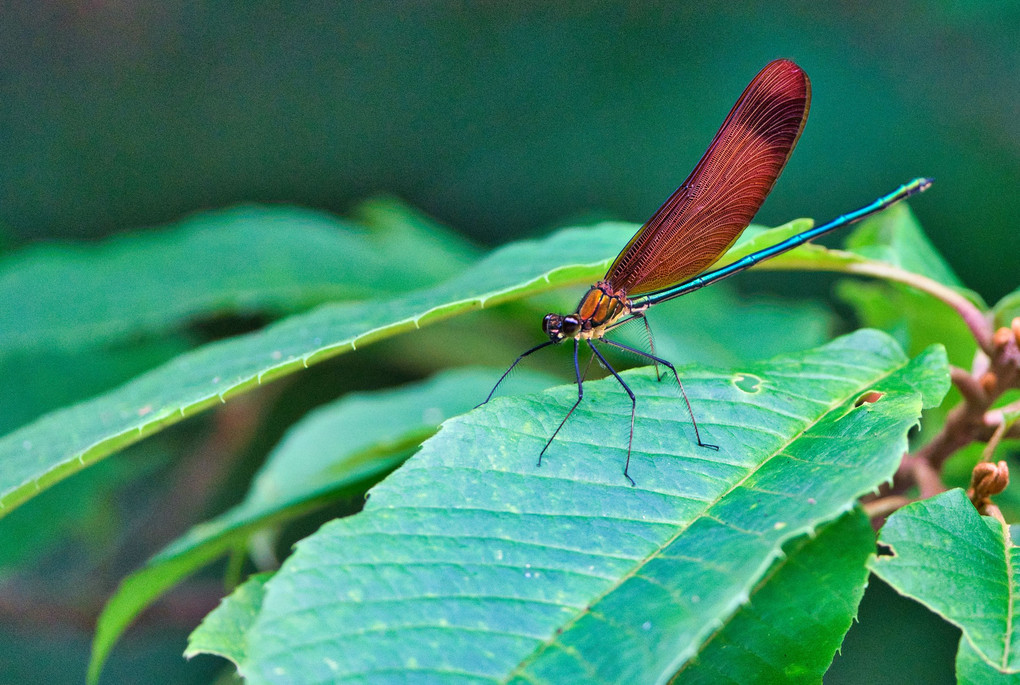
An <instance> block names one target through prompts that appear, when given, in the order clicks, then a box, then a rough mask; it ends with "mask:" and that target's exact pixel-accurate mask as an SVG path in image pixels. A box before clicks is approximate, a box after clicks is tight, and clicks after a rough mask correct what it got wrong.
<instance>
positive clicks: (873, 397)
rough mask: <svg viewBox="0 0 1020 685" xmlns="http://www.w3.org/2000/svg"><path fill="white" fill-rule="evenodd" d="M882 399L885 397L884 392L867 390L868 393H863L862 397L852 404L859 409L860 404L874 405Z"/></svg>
mask: <svg viewBox="0 0 1020 685" xmlns="http://www.w3.org/2000/svg"><path fill="white" fill-rule="evenodd" d="M883 397H885V393H884V392H879V391H878V390H869V391H868V392H866V393H864V394H863V395H861V396H860V397H858V398H857V401H856V402H854V406H855V407H859V406H861V405H862V404H874V403H875V402H878V401H879V400H880V399H882V398H883Z"/></svg>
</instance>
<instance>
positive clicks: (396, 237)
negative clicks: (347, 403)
mask: <svg viewBox="0 0 1020 685" xmlns="http://www.w3.org/2000/svg"><path fill="white" fill-rule="evenodd" d="M371 211H372V212H374V214H373V217H374V219H375V220H376V221H377V222H379V223H381V224H382V225H383V228H384V230H381V231H378V232H377V234H375V235H373V234H370V233H368V232H366V231H365V230H364V228H363V227H360V226H357V225H354V224H351V223H350V222H346V221H342V220H340V219H337V218H335V217H332V216H329V215H327V214H324V213H321V212H316V211H312V210H308V209H301V208H296V207H257V206H249V207H238V208H234V209H227V210H221V211H216V212H205V213H202V214H197V215H195V216H192V217H190V218H187V219H185V220H183V221H181V222H180V223H178V224H176V225H173V226H170V227H165V228H161V229H159V230H153V231H147V232H141V233H133V234H127V235H121V236H116V237H113V238H110V239H107V240H105V241H103V242H101V243H98V244H56V245H54V244H49V245H40V246H36V247H31V248H28V249H25V250H22V251H20V252H18V253H15V254H13V255H10V256H8V257H6V258H4V259H3V261H2V262H0V301H3V302H4V303H6V305H5V306H4V307H3V308H0V353H2V354H11V353H13V352H15V351H17V350H38V349H45V350H51V349H52V348H54V347H55V346H56V347H70V348H74V347H78V346H82V345H90V346H95V345H96V344H97V343H100V342H109V341H113V340H117V339H123V338H125V337H129V336H138V335H151V334H154V333H157V332H159V331H163V330H166V329H167V328H169V327H171V326H179V325H182V324H183V323H186V322H187V321H189V320H192V319H195V318H200V317H204V318H208V317H211V316H214V315H218V314H223V313H241V314H250V313H254V312H269V313H279V312H289V311H296V310H302V309H307V308H308V307H309V306H312V305H315V304H319V303H322V302H325V301H328V300H337V299H351V298H364V297H369V296H373V295H376V294H377V293H380V292H401V291H404V290H408V289H412V288H416V287H421V286H423V285H428V284H431V283H434V282H436V281H437V280H439V279H440V278H444V277H447V276H450V275H452V274H453V273H454V272H455V271H456V270H458V269H459V268H460V267H462V266H463V264H464V263H466V261H467V259H468V257H469V255H470V252H469V251H468V250H466V249H465V248H464V247H463V245H462V244H461V245H456V244H454V243H453V241H452V240H450V239H449V238H448V234H446V233H443V232H441V231H440V229H438V228H437V227H435V225H433V224H429V225H427V226H426V225H424V223H423V220H421V219H412V218H411V215H410V214H409V212H408V211H407V210H403V209H402V208H400V207H399V206H396V205H390V206H389V207H387V206H385V205H382V204H381V203H379V202H376V203H374V205H373V208H372V209H371ZM387 211H388V212H389V215H388V216H387V217H386V219H387V220H386V222H382V220H381V219H380V218H379V216H380V215H382V214H383V213H384V212H387ZM402 218H403V219H406V220H405V221H404V222H403V223H401V219H402ZM409 222H411V223H409ZM413 222H417V223H413ZM425 230H428V231H429V236H430V237H431V236H437V235H438V238H432V239H431V240H429V239H427V238H426V236H423V235H421V232H422V231H425ZM397 255H400V256H401V257H400V261H396V262H395V261H393V260H395V259H397ZM404 255H413V256H414V257H415V258H414V259H411V258H404V257H403V256H404Z"/></svg>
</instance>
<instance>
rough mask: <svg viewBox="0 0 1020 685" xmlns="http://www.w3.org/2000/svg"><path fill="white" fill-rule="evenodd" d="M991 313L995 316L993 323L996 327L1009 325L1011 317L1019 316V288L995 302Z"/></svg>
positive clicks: (1011, 320)
mask: <svg viewBox="0 0 1020 685" xmlns="http://www.w3.org/2000/svg"><path fill="white" fill-rule="evenodd" d="M992 313H993V314H994V316H995V318H994V319H993V324H994V326H995V327H996V328H1001V327H1002V326H1009V325H1011V324H1012V323H1013V319H1015V318H1016V317H1018V316H1020V288H1017V289H1016V290H1014V291H1013V292H1011V293H1009V294H1008V295H1006V296H1005V297H1003V298H1002V299H1001V300H999V301H998V302H996V303H995V307H994V308H993V309H992Z"/></svg>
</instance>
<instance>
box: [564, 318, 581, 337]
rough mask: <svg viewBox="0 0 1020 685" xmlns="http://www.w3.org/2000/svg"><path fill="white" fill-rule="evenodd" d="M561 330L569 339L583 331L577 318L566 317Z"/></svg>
mask: <svg viewBox="0 0 1020 685" xmlns="http://www.w3.org/2000/svg"><path fill="white" fill-rule="evenodd" d="M560 330H561V331H562V332H563V335H565V336H567V337H571V336H574V335H577V334H578V333H579V332H580V330H581V321H580V319H578V318H577V317H576V316H564V317H563V322H562V323H561V324H560Z"/></svg>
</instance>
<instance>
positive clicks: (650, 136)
mask: <svg viewBox="0 0 1020 685" xmlns="http://www.w3.org/2000/svg"><path fill="white" fill-rule="evenodd" d="M0 11H2V13H3V15H2V21H0V56H2V58H0V136H2V138H0V140H2V147H3V154H2V155H0V226H2V229H0V230H3V231H5V232H6V233H7V234H8V237H9V240H10V241H11V242H13V243H19V242H21V241H23V240H35V239H43V238H48V237H53V236H62V237H95V236H99V235H103V234H106V233H110V232H114V231H121V230H126V229H130V228H135V227H139V226H145V225H153V224H159V223H163V222H167V221H170V220H173V219H175V218H178V217H180V216H181V215H182V214H184V213H187V212H191V211H194V210H196V209H201V208H211V207H221V206H224V205H229V204H232V203H237V202H242V201H271V202H294V203H299V204H303V205H308V206H314V207H321V208H325V209H329V210H333V211H337V212H343V211H345V210H346V209H348V208H349V207H350V206H351V205H352V204H353V203H355V202H356V201H358V200H361V199H364V198H365V197H366V196H368V195H371V194H375V193H378V192H380V191H388V192H391V193H395V194H397V195H399V196H401V197H403V198H404V199H405V200H407V201H409V202H411V203H412V204H414V205H415V206H417V207H420V208H422V209H424V210H425V211H427V212H429V213H430V214H432V215H433V216H435V217H437V218H438V219H440V220H441V221H443V222H445V223H447V224H449V225H451V226H453V227H455V228H456V229H458V230H461V231H464V232H465V233H468V234H470V235H471V236H473V237H475V238H476V239H477V240H479V241H481V242H484V243H494V244H495V243H502V242H505V241H508V240H511V239H513V238H514V237H517V236H519V235H521V234H525V233H535V232H538V231H540V230H542V229H543V227H546V226H548V225H550V224H551V223H553V222H561V221H563V220H565V219H568V218H572V217H577V216H582V215H584V214H585V213H588V212H599V213H605V214H608V215H612V216H617V217H621V218H625V219H628V220H634V221H641V220H643V219H644V218H646V217H647V216H649V215H650V214H651V213H652V211H654V209H655V208H656V207H657V206H658V205H659V204H660V203H661V202H662V200H664V199H665V197H666V196H667V195H668V194H669V193H670V192H671V191H672V190H673V189H674V188H675V187H676V186H677V185H678V184H679V183H680V182H681V181H682V180H683V178H684V177H685V176H686V174H687V173H688V171H689V170H690V169H691V168H692V167H693V165H694V163H695V162H696V161H697V159H698V157H699V156H700V154H701V153H702V152H703V150H704V148H705V147H706V146H707V144H708V141H709V140H710V139H711V136H712V135H713V134H714V132H715V130H716V128H717V126H718V125H719V124H720V123H721V122H722V119H723V117H724V116H725V114H726V112H727V111H728V110H729V107H730V106H731V105H732V103H733V101H734V100H735V99H736V97H737V95H738V94H739V93H740V91H741V90H742V88H743V87H744V85H746V83H747V82H748V81H749V80H750V79H751V77H752V76H753V75H754V74H755V73H756V72H757V71H758V69H760V68H761V67H762V66H763V65H764V64H765V63H766V62H768V61H769V60H771V59H774V58H776V57H790V58H793V59H794V60H796V61H797V62H799V63H800V64H801V65H802V66H803V67H804V68H805V69H806V71H807V72H808V74H809V75H810V76H811V79H812V81H813V85H814V101H813V105H812V111H811V116H810V119H809V122H808V125H807V128H806V130H805V132H804V135H803V138H802V139H801V142H800V145H799V147H798V149H797V151H796V153H795V154H794V156H793V159H792V161H791V162H790V164H789V166H788V167H787V170H786V172H785V174H784V175H783V178H782V180H781V182H780V183H779V184H778V185H777V187H776V190H775V192H774V193H773V195H772V197H771V198H770V200H769V201H768V202H767V203H766V205H765V207H764V208H763V209H762V211H761V213H760V214H759V217H758V218H759V221H760V222H762V223H766V224H775V223H779V222H781V221H784V220H786V219H788V218H791V217H794V216H812V217H815V218H818V219H824V218H827V217H829V216H832V215H835V214H837V213H839V212H840V211H843V210H846V209H850V208H852V207H855V206H857V205H859V204H862V203H864V202H866V201H868V200H870V199H871V198H873V197H874V196H877V195H879V194H882V193H884V192H887V191H888V190H890V189H891V188H893V187H895V186H896V185H898V184H899V183H901V182H903V181H906V180H908V179H910V178H913V177H914V176H918V175H929V176H934V177H935V178H936V180H937V182H938V185H937V186H936V187H935V189H934V191H933V192H931V193H929V196H928V197H925V198H924V199H923V200H922V201H917V202H915V203H914V205H915V206H916V211H917V212H918V214H919V215H920V218H921V220H922V223H923V224H924V226H925V227H926V229H928V230H929V231H930V233H931V234H932V235H933V238H934V241H935V243H936V244H937V246H938V247H939V248H940V249H942V250H943V251H944V252H945V253H946V254H948V256H949V258H950V260H951V262H952V264H953V266H954V267H955V268H956V269H957V271H958V272H959V274H960V275H961V277H962V278H963V280H964V281H965V282H966V283H967V284H968V285H970V286H971V287H973V288H975V289H976V290H978V291H979V292H981V293H982V294H984V295H985V296H986V298H990V299H997V297H998V296H1000V295H1002V294H1003V293H1005V292H1006V291H1007V290H1009V289H1011V288H1012V286H1013V284H1014V282H1015V278H1014V277H1013V276H1012V274H1013V272H1014V267H1015V260H1012V259H1003V258H1002V255H1003V254H1016V252H1017V248H1018V247H1020V240H1018V239H1017V237H1016V236H1017V231H1016V230H1015V224H1014V223H1013V219H1014V217H1015V216H1016V214H1017V210H1018V209H1020V193H1017V191H1016V189H1017V187H1018V185H1020V127H1018V126H1017V115H1018V113H1020V88H1018V85H1020V49H1018V45H1020V44H1018V42H1017V40H1016V32H1015V28H1016V27H1017V26H1020V4H1018V3H1015V2H1009V1H1003V2H994V1H993V2H989V1H984V0H982V1H980V2H976V1H971V2H967V1H963V0H961V1H958V2H940V3H928V2H893V3H887V2H882V3H838V4H834V3H815V2H775V3H763V4H761V5H760V6H758V5H752V4H746V3H740V2H733V1H732V0H728V1H726V2H712V1H709V2H699V3H682V2H679V3H672V2H666V3H653V2H635V3H619V2H616V3H612V2H594V3H593V2H573V3H569V2H516V3H512V4H511V3H493V2H482V3H463V2H414V3H411V2H386V3H365V2H360V3H354V2H348V3H335V2H311V3H300V4H287V3H283V4H281V3H265V2H218V3H179V2H176V3H175V2H151V1H149V2H101V1H100V2H46V3H36V2H7V3H4V4H3V6H2V10H0Z"/></svg>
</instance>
